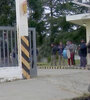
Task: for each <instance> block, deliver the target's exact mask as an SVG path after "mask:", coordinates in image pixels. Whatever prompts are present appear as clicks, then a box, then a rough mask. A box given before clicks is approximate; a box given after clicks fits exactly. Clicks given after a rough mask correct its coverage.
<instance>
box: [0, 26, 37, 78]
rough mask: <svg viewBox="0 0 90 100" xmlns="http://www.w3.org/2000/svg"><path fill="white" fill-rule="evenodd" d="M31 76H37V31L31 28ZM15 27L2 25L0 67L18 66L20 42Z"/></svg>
mask: <svg viewBox="0 0 90 100" xmlns="http://www.w3.org/2000/svg"><path fill="white" fill-rule="evenodd" d="M28 32H29V41H30V65H31V68H30V76H31V77H33V76H37V64H36V63H37V57H36V31H35V28H29V30H28ZM16 33H17V32H16V28H15V27H0V67H15V66H18V48H17V47H18V46H17V45H18V44H17V34H16Z"/></svg>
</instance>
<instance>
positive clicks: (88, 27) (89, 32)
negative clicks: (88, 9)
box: [86, 21, 90, 65]
mask: <svg viewBox="0 0 90 100" xmlns="http://www.w3.org/2000/svg"><path fill="white" fill-rule="evenodd" d="M86 33H87V34H86V38H87V43H88V42H89V40H90V21H88V23H87V25H86ZM87 64H88V65H90V57H89V55H88V56H87Z"/></svg>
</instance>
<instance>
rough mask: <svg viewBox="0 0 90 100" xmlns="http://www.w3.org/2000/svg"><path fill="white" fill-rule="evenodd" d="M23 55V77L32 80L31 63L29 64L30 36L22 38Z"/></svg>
mask: <svg viewBox="0 0 90 100" xmlns="http://www.w3.org/2000/svg"><path fill="white" fill-rule="evenodd" d="M21 50H22V51H21V53H22V72H23V77H24V78H26V79H29V78H30V62H29V58H30V55H29V39H28V36H22V37H21Z"/></svg>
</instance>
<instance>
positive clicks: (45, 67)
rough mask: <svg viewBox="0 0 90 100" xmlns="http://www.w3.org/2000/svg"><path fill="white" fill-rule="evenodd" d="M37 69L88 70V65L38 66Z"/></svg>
mask: <svg viewBox="0 0 90 100" xmlns="http://www.w3.org/2000/svg"><path fill="white" fill-rule="evenodd" d="M38 68H39V69H81V70H90V67H86V68H81V67H75V66H73V67H65V66H38Z"/></svg>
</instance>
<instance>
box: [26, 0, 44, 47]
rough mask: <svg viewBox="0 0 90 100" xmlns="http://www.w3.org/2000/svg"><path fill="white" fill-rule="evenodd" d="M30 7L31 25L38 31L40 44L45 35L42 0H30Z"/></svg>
mask: <svg viewBox="0 0 90 100" xmlns="http://www.w3.org/2000/svg"><path fill="white" fill-rule="evenodd" d="M28 8H29V19H28V20H29V27H35V28H36V31H37V45H38V46H40V45H41V44H42V43H43V37H44V35H45V34H43V33H44V30H45V27H44V24H45V23H44V21H43V19H42V16H43V11H44V9H43V6H42V1H41V0H28Z"/></svg>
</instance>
